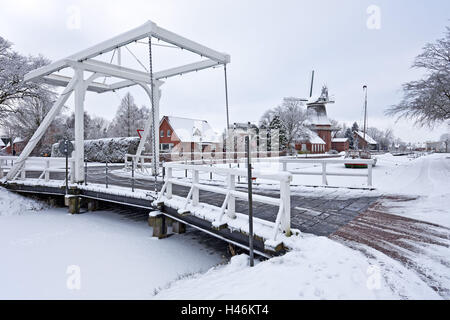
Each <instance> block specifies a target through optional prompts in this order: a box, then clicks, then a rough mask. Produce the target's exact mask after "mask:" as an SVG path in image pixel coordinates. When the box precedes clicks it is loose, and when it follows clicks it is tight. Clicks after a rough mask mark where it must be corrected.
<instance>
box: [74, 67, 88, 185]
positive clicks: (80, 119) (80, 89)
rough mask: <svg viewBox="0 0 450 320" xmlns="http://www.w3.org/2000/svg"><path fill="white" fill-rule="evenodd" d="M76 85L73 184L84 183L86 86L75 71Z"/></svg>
mask: <svg viewBox="0 0 450 320" xmlns="http://www.w3.org/2000/svg"><path fill="white" fill-rule="evenodd" d="M75 74H76V78H77V83H76V85H75V150H74V158H75V179H74V180H75V183H82V182H83V181H84V99H85V95H86V86H85V81H84V71H83V70H82V69H76V70H75Z"/></svg>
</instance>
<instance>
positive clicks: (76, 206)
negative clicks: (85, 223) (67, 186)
mask: <svg viewBox="0 0 450 320" xmlns="http://www.w3.org/2000/svg"><path fill="white" fill-rule="evenodd" d="M66 199H67V201H68V205H69V213H71V214H78V213H80V207H81V201H80V200H81V199H80V197H78V196H66Z"/></svg>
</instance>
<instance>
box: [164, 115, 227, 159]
mask: <svg viewBox="0 0 450 320" xmlns="http://www.w3.org/2000/svg"><path fill="white" fill-rule="evenodd" d="M220 146H221V140H220V137H219V135H218V134H217V133H216V132H214V130H213V129H212V127H211V126H210V125H209V123H208V122H207V121H205V120H197V119H189V118H181V117H171V116H164V117H163V118H162V119H161V121H160V123H159V149H160V151H161V152H170V151H172V149H174V148H176V149H177V150H179V151H180V152H191V151H192V152H203V151H205V150H206V149H209V150H211V151H214V150H219V149H220Z"/></svg>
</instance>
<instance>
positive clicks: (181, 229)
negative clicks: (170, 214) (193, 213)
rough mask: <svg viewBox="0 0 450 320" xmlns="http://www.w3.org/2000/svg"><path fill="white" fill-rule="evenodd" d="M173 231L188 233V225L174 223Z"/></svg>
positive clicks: (178, 222)
mask: <svg viewBox="0 0 450 320" xmlns="http://www.w3.org/2000/svg"><path fill="white" fill-rule="evenodd" d="M172 231H173V233H178V234H181V233H186V224H184V223H182V222H180V221H174V222H173V223H172Z"/></svg>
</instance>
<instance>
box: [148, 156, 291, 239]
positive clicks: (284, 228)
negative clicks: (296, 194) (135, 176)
mask: <svg viewBox="0 0 450 320" xmlns="http://www.w3.org/2000/svg"><path fill="white" fill-rule="evenodd" d="M164 167H165V171H166V174H165V182H164V185H163V187H162V189H161V191H160V194H159V197H158V199H157V201H156V202H157V204H162V203H164V198H165V199H167V200H170V199H172V196H173V193H172V186H173V185H179V186H184V187H188V188H189V193H188V195H187V197H186V199H185V202H184V204H183V206H182V208H180V209H179V210H178V213H179V214H184V213H187V212H189V211H190V210H188V206H189V205H191V208H194V209H195V207H196V206H198V205H199V204H200V200H199V198H200V191H207V192H212V193H217V194H221V195H225V200H224V201H223V203H222V206H221V207H220V208H219V215H218V216H217V217H216V220H215V221H214V222H213V226H215V227H221V226H222V225H225V224H226V221H225V220H227V219H232V220H233V219H235V218H236V216H237V215H243V214H242V213H236V203H235V202H236V199H242V200H244V201H246V200H248V193H247V192H246V191H239V190H236V178H237V177H243V178H247V175H248V173H247V170H243V169H235V168H217V167H213V166H206V165H189V164H182V163H174V162H170V163H165V164H164ZM173 170H183V171H184V170H188V171H191V172H192V179H183V178H181V179H180V178H175V177H174V176H173ZM200 173H215V174H217V175H221V176H226V185H225V186H214V185H211V184H207V183H205V182H203V183H202V182H200V179H199V175H200ZM252 177H253V178H257V179H264V180H271V181H275V182H278V183H279V184H280V197H279V198H274V197H268V196H263V195H259V194H253V201H255V202H260V203H264V204H268V205H272V206H276V207H278V213H277V216H276V220H275V222H271V221H267V220H263V219H257V218H256V219H255V220H256V221H259V222H260V223H262V224H263V225H265V226H268V227H270V228H273V231H272V236H271V240H273V241H276V240H277V236H278V235H279V234H280V233H285V234H286V235H290V233H291V230H290V227H291V226H290V224H291V204H290V202H291V200H290V183H291V181H292V175H291V174H290V173H288V172H261V171H256V170H253V171H252Z"/></svg>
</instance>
